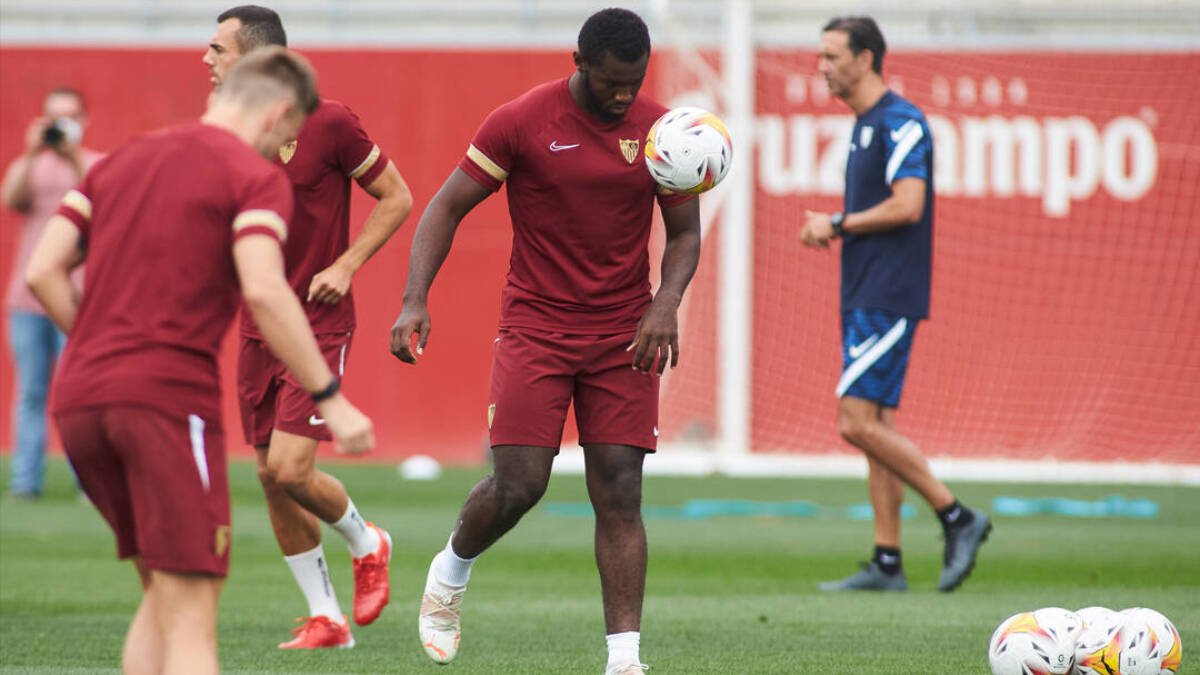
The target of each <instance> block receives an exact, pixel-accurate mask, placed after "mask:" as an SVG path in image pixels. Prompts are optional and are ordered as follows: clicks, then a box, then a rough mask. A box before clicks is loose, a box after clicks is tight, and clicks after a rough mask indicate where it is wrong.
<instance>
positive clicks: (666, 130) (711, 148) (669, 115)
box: [644, 106, 733, 194]
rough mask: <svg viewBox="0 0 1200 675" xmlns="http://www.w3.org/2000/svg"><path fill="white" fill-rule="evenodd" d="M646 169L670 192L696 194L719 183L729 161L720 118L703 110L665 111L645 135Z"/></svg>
mask: <svg viewBox="0 0 1200 675" xmlns="http://www.w3.org/2000/svg"><path fill="white" fill-rule="evenodd" d="M644 154H645V156H646V167H647V168H648V169H650V175H651V176H654V180H655V181H657V182H658V184H659V185H661V186H663V187H665V188H667V189H668V190H671V191H673V192H686V193H688V194H700V193H701V192H707V191H709V190H711V189H713V188H714V187H716V185H717V183H720V182H721V180H722V179H724V178H725V174H727V173H729V165H730V163H732V161H733V141H732V140H731V139H730V137H729V130H728V129H726V128H725V123H724V122H722V121H721V118H719V117H717V116H716V115H714V114H712V113H710V112H709V111H707V110H705V109H703V108H696V107H692V106H684V107H680V108H672V109H671V110H668V111H667V112H666V113H665V114H664V115H663V116H662V117H660V118H658V121H657V122H655V123H654V126H652V127H650V133H649V134H648V135H647V136H646V143H645V151H644Z"/></svg>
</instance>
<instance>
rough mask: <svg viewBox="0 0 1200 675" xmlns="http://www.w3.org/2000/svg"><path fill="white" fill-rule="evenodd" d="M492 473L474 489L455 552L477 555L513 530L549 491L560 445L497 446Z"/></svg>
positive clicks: (465, 507)
mask: <svg viewBox="0 0 1200 675" xmlns="http://www.w3.org/2000/svg"><path fill="white" fill-rule="evenodd" d="M492 453H493V464H494V467H493V470H492V475H490V476H485V477H484V478H483V479H482V480H480V481H479V482H478V483H476V484H475V487H473V488H471V492H470V494H468V495H467V501H466V503H465V504H463V508H462V512H461V513H459V518H458V527H457V528H455V530H454V535H453V536H452V537H451V538H450V544H451V546H452V547H453V549H454V552H455V553H456V554H458V555H459V557H462V558H475V557H478V556H479V554H481V553H483V552H484V551H486V550H487V549H488V548H489V547H490V546H491V545H492V544H494V543H496V541H498V540H499V539H500V537H502V536H504V534H505V533H506V532H508V531H509V530H511V529H512V528H513V526H515V525H516V524H517V523H518V522H519V521H520V520H521V517H522V516H524V515H525V514H526V513H527V512H528V511H529V509H531V508H533V506H534V505H535V504H537V503H538V500H540V499H541V498H542V495H543V494H545V492H546V485H547V484H549V482H550V468H551V466H553V464H554V456H555V455H556V454H558V448H539V447H531V446H503V445H502V446H497V447H495V448H493V449H492Z"/></svg>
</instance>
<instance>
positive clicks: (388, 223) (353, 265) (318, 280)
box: [308, 161, 413, 304]
mask: <svg viewBox="0 0 1200 675" xmlns="http://www.w3.org/2000/svg"><path fill="white" fill-rule="evenodd" d="M363 189H364V190H366V191H367V194H370V195H371V196H372V197H374V198H375V199H377V200H378V201H377V202H376V204H375V208H374V209H372V210H371V215H369V216H367V220H366V221H365V222H364V223H363V228H362V232H360V233H359V235H358V236H357V237H356V238H355V239H354V241H353V242H351V244H350V247H349V248H347V249H346V252H345V253H343V254H342V255H340V256H338V259H337V260H335V261H333V264H332V265H330V266H329V267H327V268H325V269H324V270H321V271H320V272H319V273H317V275H316V276H314V277H313V279H312V283H311V284H309V287H308V301H309V302H325V303H329V304H334V303H337V302H341V300H342V298H343V297H345V295H346V293H347V292H349V290H350V280H351V279H352V278H353V277H354V274H355V273H356V272H358V270H359V269H360V268H362V266H363V265H364V264H365V263H366V262H367V261H368V260H370V259H371V256H373V255H375V253H376V252H377V251H378V250H379V249H380V248H382V247H383V245H384V244H386V243H387V241H388V239H391V237H392V235H393V234H395V233H396V230H399V229H400V226H401V225H402V224H403V223H404V220H405V219H406V218H408V214H409V213H410V212H411V211H412V205H413V199H412V192H410V191H409V189H408V183H406V182H404V177H403V176H401V175H400V171H399V170H398V169H397V168H396V165H395V164H394V163H392V162H391V161H389V162H388V164H387V168H385V169H384V170H383V173H381V174H379V176H378V177H376V178H375V180H373V181H371V184H370V185H366V186H363Z"/></svg>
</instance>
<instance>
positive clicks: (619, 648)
mask: <svg viewBox="0 0 1200 675" xmlns="http://www.w3.org/2000/svg"><path fill="white" fill-rule="evenodd" d="M604 641H605V642H607V643H608V666H606V667H608V668H612V667H613V666H624V665H627V664H630V663H641V662H642V660H641V657H640V656H638V648H639V646H640V645H641V642H642V634H641V633H640V632H638V631H636V630H631V631H628V632H625V633H613V634H612V635H605V636H604Z"/></svg>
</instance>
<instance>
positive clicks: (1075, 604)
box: [0, 459, 1200, 675]
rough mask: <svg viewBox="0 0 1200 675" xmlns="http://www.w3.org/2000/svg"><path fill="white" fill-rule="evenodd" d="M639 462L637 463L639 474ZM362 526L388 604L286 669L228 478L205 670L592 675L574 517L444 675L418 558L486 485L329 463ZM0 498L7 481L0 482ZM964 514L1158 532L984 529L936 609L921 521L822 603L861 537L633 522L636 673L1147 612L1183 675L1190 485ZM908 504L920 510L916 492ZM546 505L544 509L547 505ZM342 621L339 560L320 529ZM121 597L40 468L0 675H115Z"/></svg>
mask: <svg viewBox="0 0 1200 675" xmlns="http://www.w3.org/2000/svg"><path fill="white" fill-rule="evenodd" d="M650 461H653V459H651V460H650ZM331 467H332V468H331V471H332V473H334V474H335V475H337V476H339V477H340V478H341V479H342V480H343V481H344V482H345V483H346V485H347V486H348V487H349V488H350V490H351V494H352V495H353V496H354V499H355V502H356V503H357V504H358V505H359V507H360V508H361V510H362V511H363V513H364V515H366V516H367V517H368V518H370V519H373V520H376V521H377V522H379V523H381V524H382V525H384V526H386V527H387V528H388V529H389V530H390V531H391V533H392V537H393V538H394V541H395V546H396V553H395V556H394V558H393V561H392V602H391V605H390V606H389V607H388V608H387V609H386V610H385V611H384V613H383V616H382V617H381V618H380V619H379V621H377V622H376V623H375V624H374V625H372V626H369V627H367V628H356V629H355V631H354V634H355V638H356V639H357V641H358V646H357V647H356V648H354V649H352V650H347V651H333V652H319V653H296V652H286V653H285V652H281V651H279V650H277V649H276V648H275V645H276V644H277V643H278V642H280V641H283V640H284V639H287V638H288V637H289V629H290V628H291V627H292V623H291V621H292V619H293V618H294V617H297V616H300V615H301V614H302V613H304V610H305V607H304V605H303V601H302V599H301V597H300V595H299V591H297V590H296V588H295V587H294V585H293V582H292V580H291V577H290V575H289V573H288V570H287V567H286V566H285V565H284V563H283V561H282V559H281V557H280V553H279V551H278V549H277V548H276V546H275V543H274V539H273V537H272V536H271V531H270V527H269V525H268V522H267V516H266V512H265V510H264V507H263V504H262V497H261V495H260V494H259V490H258V486H257V481H256V479H255V477H254V471H253V467H252V465H250V464H248V463H245V462H235V463H234V464H233V467H232V473H231V478H232V489H233V503H234V523H233V524H234V543H233V546H234V548H233V552H234V553H233V565H232V571H231V575H230V578H229V581H228V584H227V585H226V587H225V592H224V594H223V596H222V600H221V614H220V649H221V664H222V668H223V671H224V672H228V673H385V672H388V673H443V674H445V675H454V674H460V675H465V674H467V673H486V674H488V675H494V674H497V673H523V674H524V673H601V672H602V670H603V666H604V659H605V649H604V625H603V619H602V615H601V608H600V597H599V595H600V590H599V578H598V576H597V573H596V569H595V563H594V560H593V557H592V528H591V520H590V518H580V517H566V516H555V515H550V514H548V513H547V512H546V510H545V509H544V508H542V507H541V506H539V507H537V508H535V509H534V511H532V512H531V513H530V514H529V515H528V516H527V517H526V518H525V520H524V521H523V522H522V523H521V524H520V525H518V527H517V528H516V529H515V530H514V531H513V532H512V533H510V534H509V535H508V536H507V537H505V538H504V539H503V540H502V541H501V542H500V543H499V544H498V545H496V546H495V547H494V548H493V549H492V550H491V551H489V552H487V553H486V554H485V555H484V556H483V558H481V559H480V561H479V563H478V564H477V565H476V567H475V572H474V575H473V577H472V581H471V588H470V591H469V592H468V594H467V597H466V601H465V604H464V635H463V642H462V650H461V651H460V653H459V657H458V660H457V661H455V663H453V664H452V665H450V666H447V667H439V666H436V665H435V664H433V663H432V662H431V661H429V660H427V658H426V657H425V655H424V654H423V652H422V651H421V648H420V646H419V644H418V640H417V637H416V608H417V605H418V603H419V598H420V593H421V588H422V584H423V583H424V578H425V571H426V569H427V566H428V563H429V559H430V558H431V556H432V555H433V554H434V553H435V552H436V551H437V550H438V549H439V548H440V547H441V546H443V545H444V544H445V541H446V537H447V535H448V533H449V529H450V527H451V526H452V524H453V522H454V519H455V517H456V514H457V511H458V508H459V506H460V505H461V503H462V500H463V498H464V497H465V496H466V493H467V490H468V489H469V488H470V486H471V485H472V484H473V483H474V481H475V480H477V479H478V478H479V477H480V476H481V475H483V473H484V470H483V469H479V470H471V471H451V472H448V473H447V474H446V475H444V476H443V477H442V478H441V479H440V480H437V481H434V482H428V483H413V482H407V481H403V480H401V479H400V478H399V477H398V476H397V475H396V473H395V472H394V471H393V470H392V467H390V466H383V465H365V464H353V463H344V464H333V465H331ZM0 481H3V483H4V484H7V482H8V465H7V462H5V463H4V464H3V465H2V466H0ZM952 487H953V488H954V489H955V490H956V491H957V492H958V494H959V495H960V497H961V498H962V499H963V501H964V502H966V503H968V504H971V505H976V506H983V507H985V508H986V507H987V506H988V505H989V504H990V503H991V500H992V498H993V497H996V496H998V495H1012V496H1030V497H1035V496H1065V497H1073V498H1079V499H1098V498H1101V497H1104V496H1107V495H1110V494H1114V493H1120V494H1122V495H1124V496H1126V497H1130V498H1132V497H1145V498H1150V499H1154V500H1157V501H1158V502H1159V503H1160V504H1161V505H1162V510H1161V514H1160V515H1159V517H1158V518H1156V519H1153V520H1130V519H1117V518H1107V519H1079V518H1067V517H1061V516H1039V517H1033V518H1005V517H998V518H996V529H995V531H994V532H993V534H992V538H991V540H990V541H989V542H988V544H987V545H985V547H984V549H983V553H982V556H981V558H980V561H979V564H978V566H977V567H976V569H975V573H974V575H973V576H972V577H971V578H970V579H969V580H968V581H967V583H966V584H965V585H964V586H963V587H962V588H961V589H959V591H957V592H955V593H952V594H939V593H937V592H936V591H934V585H935V583H936V579H937V574H938V569H939V565H940V554H941V543H940V541H939V539H938V534H939V528H938V526H937V524H936V522H935V519H934V518H933V516H932V514H931V513H930V512H929V511H928V509H927V508H925V507H924V506H920V507H919V508H918V513H919V515H918V516H917V517H916V518H914V519H912V520H910V521H907V522H906V524H905V526H904V555H905V567H906V569H907V571H908V575H909V582H910V585H911V587H912V590H911V591H909V592H908V593H905V594H893V595H877V594H854V595H846V594H837V595H829V594H822V593H820V592H818V591H816V589H815V587H814V586H815V584H816V583H817V582H818V581H821V580H825V579H830V578H835V577H838V576H841V575H844V574H846V573H849V572H851V571H852V570H853V569H854V564H855V562H856V561H858V560H861V559H863V558H865V557H866V555H867V552H868V550H869V547H870V544H871V527H870V524H869V523H868V522H852V521H847V520H837V519H833V518H738V517H720V518H710V519H703V520H683V519H666V518H654V519H647V522H646V527H647V531H648V535H649V541H650V571H649V579H648V583H647V596H646V607H645V617H644V621H643V625H642V658H643V660H644V661H646V662H647V663H649V664H650V665H651V666H652V670H651V671H650V672H652V673H654V675H667V674H669V673H685V674H689V675H691V674H697V673H834V674H838V675H842V674H847V673H944V674H953V675H958V674H966V673H987V671H988V669H987V656H986V648H987V642H988V638H989V636H990V635H991V632H992V630H993V629H994V628H995V627H996V625H997V624H999V622H1000V621H1001V620H1002V619H1004V618H1005V617H1007V616H1009V615H1010V614H1013V613H1015V612H1018V611H1021V610H1026V609H1035V608H1038V607H1044V606H1051V605H1057V606H1062V607H1067V608H1071V609H1077V608H1079V607H1084V606H1087V605H1104V606H1108V607H1112V608H1114V609H1120V608H1123V607H1128V606H1134V605H1141V606H1148V607H1154V608H1156V609H1158V610H1159V611H1161V612H1163V613H1164V614H1166V615H1167V616H1168V617H1170V618H1171V619H1172V620H1173V621H1174V622H1175V624H1176V626H1177V627H1178V628H1179V630H1180V632H1181V634H1182V639H1183V671H1184V672H1192V671H1197V670H1200V668H1197V667H1196V665H1195V664H1196V663H1197V659H1200V656H1197V654H1198V653H1200V490H1197V489H1195V488H1185V487H1154V486H1128V485H1125V486H1118V485H1102V486H1095V485H1093V486H1078V485H1031V486H1022V485H993V484H978V483H961V484H956V485H953V486H952ZM865 495H866V487H865V483H864V482H863V481H845V480H842V481H835V480H791V479H788V480H783V479H770V480H768V479H731V478H660V477H650V478H647V479H646V485H645V503H646V505H647V506H676V505H680V504H682V503H683V502H685V501H686V500H689V499H695V498H715V499H758V500H772V501H784V500H799V499H804V500H811V501H814V502H817V503H820V504H823V505H829V506H845V505H849V504H852V503H859V502H863V501H864V500H865ZM585 498H586V497H585V491H584V486H583V481H582V478H581V477H577V476H555V477H554V478H553V479H552V481H551V486H550V490H549V491H548V493H547V495H546V497H545V502H582V501H584V500H585ZM909 501H910V502H914V503H915V502H919V500H918V499H917V498H916V497H915V496H913V495H912V494H911V493H910V495H909ZM545 502H544V503H545ZM325 541H326V551H327V553H328V554H329V558H330V565H331V569H332V571H333V573H334V582H335V585H336V587H337V591H338V594H339V600H341V601H342V605H343V608H344V609H346V610H347V611H348V610H349V605H350V601H351V597H352V596H351V593H352V591H351V574H350V562H349V558H348V556H347V553H346V548H345V546H344V545H342V543H341V541H340V539H339V538H337V537H336V535H333V534H332V533H331V531H330V530H328V529H326V540H325ZM136 601H137V585H136V580H135V575H134V573H133V570H132V569H131V567H130V566H129V565H128V564H127V563H118V562H117V561H116V560H115V559H114V557H113V541H112V536H111V534H110V532H109V531H108V529H107V527H106V526H105V525H104V523H103V522H102V521H101V520H100V518H99V516H98V515H97V514H96V512H95V511H94V510H93V509H92V508H91V507H90V506H87V505H84V504H80V503H79V502H78V501H77V500H76V498H75V496H74V495H73V494H72V490H71V485H70V479H69V476H68V474H67V470H66V467H65V464H64V463H63V462H61V461H56V462H53V463H52V466H51V481H50V489H49V492H48V494H47V496H46V497H45V498H43V499H42V500H41V501H40V502H37V503H24V502H20V503H14V502H7V501H6V502H4V503H3V504H2V505H0V673H115V672H118V669H119V659H120V649H121V641H122V639H123V636H124V633H125V630H126V628H127V626H128V622H129V620H130V618H131V616H132V614H133V611H134V608H135V606H136Z"/></svg>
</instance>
